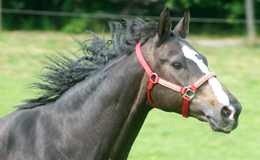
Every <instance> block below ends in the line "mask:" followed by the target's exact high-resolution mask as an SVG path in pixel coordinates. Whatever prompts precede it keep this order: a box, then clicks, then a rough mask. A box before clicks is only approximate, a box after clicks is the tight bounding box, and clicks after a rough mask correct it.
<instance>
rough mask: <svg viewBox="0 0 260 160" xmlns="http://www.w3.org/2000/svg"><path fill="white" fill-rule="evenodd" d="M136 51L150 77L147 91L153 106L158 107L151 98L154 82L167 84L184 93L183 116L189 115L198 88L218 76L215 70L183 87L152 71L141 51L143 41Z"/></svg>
mask: <svg viewBox="0 0 260 160" xmlns="http://www.w3.org/2000/svg"><path fill="white" fill-rule="evenodd" d="M135 52H136V56H137V58H138V60H139V61H140V63H141V65H142V66H143V68H144V70H145V71H146V73H147V74H148V76H149V77H150V80H149V83H148V91H147V99H148V101H149V103H150V104H151V106H152V107H154V108H158V107H157V106H156V105H154V104H153V102H152V100H151V98H150V91H151V89H152V88H153V86H154V84H156V83H158V84H160V85H162V86H165V87H167V88H170V89H172V90H174V91H176V92H179V93H181V94H182V95H183V105H182V116H183V117H186V118H187V117H188V110H189V102H190V101H191V100H192V99H193V98H194V96H195V92H196V90H197V89H198V88H199V87H200V86H201V85H202V84H203V83H205V82H206V81H208V80H209V79H210V78H212V77H216V74H215V73H213V72H210V73H208V74H206V75H204V76H203V77H201V78H200V79H199V80H198V81H196V82H195V83H194V84H193V85H192V86H188V87H182V86H179V85H177V84H174V83H171V82H169V81H167V80H165V79H163V78H161V77H159V76H158V75H157V74H156V73H154V72H153V71H152V69H151V68H150V66H149V65H148V64H147V62H146V60H145V59H144V56H143V54H142V51H141V43H138V44H137V45H136V47H135Z"/></svg>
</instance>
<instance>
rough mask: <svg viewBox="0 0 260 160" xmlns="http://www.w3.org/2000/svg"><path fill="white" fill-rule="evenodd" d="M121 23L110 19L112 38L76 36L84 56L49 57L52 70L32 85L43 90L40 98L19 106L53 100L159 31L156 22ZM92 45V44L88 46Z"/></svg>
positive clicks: (48, 64) (29, 106) (135, 21)
mask: <svg viewBox="0 0 260 160" xmlns="http://www.w3.org/2000/svg"><path fill="white" fill-rule="evenodd" d="M124 21H125V28H124V25H123V24H122V23H119V22H109V23H108V24H109V27H110V32H111V40H107V41H106V40H105V38H104V33H103V38H102V39H100V38H99V37H97V36H96V35H95V34H94V33H93V32H91V31H88V32H90V33H91V34H92V36H90V37H88V39H86V40H85V41H83V42H80V41H79V40H78V39H76V38H75V37H73V39H74V40H75V41H76V42H77V43H78V44H79V45H80V46H81V47H80V49H79V50H78V51H80V50H81V51H82V55H77V54H76V53H73V52H71V53H72V55H73V57H74V58H71V56H70V57H69V56H66V55H64V54H62V53H58V55H56V56H55V57H54V58H50V57H47V58H48V59H49V60H50V63H46V64H47V66H46V67H44V68H45V69H48V70H49V71H48V72H47V73H45V74H42V75H39V76H37V78H39V79H40V80H42V82H40V83H32V84H31V85H30V87H32V88H37V89H40V92H39V94H38V97H36V98H33V99H26V100H24V102H25V104H22V105H19V106H16V107H17V108H24V109H26V108H33V107H37V106H40V105H44V104H47V103H49V102H53V101H55V100H56V99H58V98H59V97H60V96H62V94H63V93H64V92H65V91H67V90H68V89H69V88H70V87H72V86H73V85H75V84H76V83H78V82H80V81H82V80H84V79H85V78H87V77H89V76H91V75H93V74H95V73H97V72H98V71H99V70H100V69H101V68H103V67H104V66H105V65H106V64H107V63H108V62H110V61H112V60H114V59H115V58H117V57H120V56H122V55H130V54H131V53H133V52H134V48H135V45H136V44H137V43H138V42H142V43H145V42H146V41H147V40H148V39H150V38H151V37H153V36H154V35H155V33H156V28H157V22H154V21H151V20H149V21H147V22H146V21H144V20H143V19H140V18H136V19H134V20H129V19H124ZM88 44H91V45H88Z"/></svg>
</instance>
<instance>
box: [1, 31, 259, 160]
mask: <svg viewBox="0 0 260 160" xmlns="http://www.w3.org/2000/svg"><path fill="white" fill-rule="evenodd" d="M76 37H78V38H79V39H81V40H83V39H84V37H86V35H77V36H76ZM199 38H200V37H193V36H191V37H189V38H188V40H190V41H191V42H192V44H193V46H194V47H195V48H196V49H197V50H198V51H199V52H200V53H202V54H203V55H205V56H206V57H207V58H208V62H209V67H210V69H211V71H214V72H215V73H216V74H217V76H218V79H219V80H220V81H221V82H222V83H223V84H224V85H225V86H226V87H227V88H228V89H229V91H231V92H232V93H233V94H234V95H235V96H236V97H237V98H238V100H239V101H240V102H241V103H242V106H243V110H242V113H241V115H240V123H239V126H238V128H237V129H236V130H235V131H233V132H232V133H231V134H228V135H226V134H221V133H215V132H213V131H211V129H210V127H209V125H208V124H207V123H202V122H200V121H198V120H196V119H194V118H188V119H185V118H182V117H181V116H180V115H177V114H173V113H166V112H162V111H160V110H155V109H154V110H153V111H151V113H150V114H149V116H148V118H147V120H146V122H145V124H144V126H143V128H142V130H141V131H140V134H139V136H138V137H137V140H136V141H135V143H134V145H133V147H132V150H131V153H130V155H129V160H172V159H182V160H193V159H203V160H204V159H205V160H209V159H210V160H255V159H259V158H260V101H259V99H260V95H259V89H260V46H258V47H255V48H248V47H247V46H246V45H244V44H240V45H236V46H218V47H216V46H203V45H198V44H196V40H197V39H199ZM238 39H239V38H238ZM223 41H224V40H223ZM194 44H195V45H194ZM0 48H1V51H0V117H1V116H4V115H6V114H8V113H10V112H12V111H13V110H14V109H13V108H12V106H15V105H18V104H20V103H21V100H23V99H26V98H31V97H33V96H34V93H32V92H28V91H27V90H26V89H25V88H26V86H27V85H28V84H29V83H31V82H35V81H37V80H36V79H35V78H34V77H33V76H34V75H38V74H40V71H41V68H42V67H43V66H44V64H43V63H41V61H45V60H46V58H45V56H44V55H51V54H53V53H55V52H57V51H61V52H65V53H66V52H67V50H66V49H68V50H71V51H76V50H77V49H78V48H79V47H78V45H77V43H75V42H74V41H73V40H72V38H71V37H70V35H68V34H62V33H49V32H44V33H39V32H38V33H37V32H4V33H1V35H0Z"/></svg>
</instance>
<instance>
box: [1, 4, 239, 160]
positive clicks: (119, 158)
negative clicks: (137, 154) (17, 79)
mask: <svg viewBox="0 0 260 160" xmlns="http://www.w3.org/2000/svg"><path fill="white" fill-rule="evenodd" d="M189 23H190V11H189V9H188V8H186V10H185V13H184V16H183V17H182V18H181V20H180V21H179V22H178V24H177V25H176V26H175V28H174V30H171V24H172V22H171V18H170V14H169V9H168V8H165V9H164V10H163V11H162V13H161V15H160V17H159V20H158V22H155V21H152V20H143V19H140V18H136V19H132V20H130V19H125V23H124V24H123V23H119V22H109V27H110V31H111V39H110V40H107V41H106V40H105V38H104V37H103V38H99V37H97V36H96V35H95V34H94V33H93V32H91V31H89V32H90V33H91V36H90V37H88V38H87V39H86V40H85V41H83V42H80V41H79V40H77V39H76V38H74V39H75V40H76V41H77V42H78V43H79V44H80V49H79V50H80V51H81V52H82V55H81V56H80V55H79V54H76V53H72V55H70V56H68V55H64V54H61V53H60V54H57V55H56V56H55V57H52V58H49V57H48V58H49V60H50V61H49V62H48V63H47V65H46V67H45V68H46V69H47V70H48V72H44V73H42V74H41V75H39V76H38V78H40V79H41V80H42V82H38V83H33V84H32V87H36V88H38V89H39V90H40V92H39V94H38V95H37V97H36V98H32V99H27V100H25V102H24V104H22V105H19V106H16V107H17V109H16V110H15V111H14V112H12V113H10V114H8V115H6V116H4V117H2V118H1V119H0V124H1V125H0V159H1V160H20V159H26V160H36V159H38V160H53V159H55V160H58V159H59V160H71V159H74V160H83V159H87V160H109V159H111V160H125V159H127V157H128V154H129V151H130V149H131V146H132V144H133V142H134V140H135V139H136V137H137V135H138V132H139V131H140V129H141V127H142V125H143V123H144V121H145V119H146V116H147V114H148V113H149V111H151V110H152V109H153V108H157V109H160V110H163V111H167V112H174V113H177V114H182V115H183V117H194V118H196V119H198V120H200V121H204V122H208V123H209V125H210V127H211V129H212V130H213V131H216V132H223V133H230V132H231V131H232V130H234V129H235V128H236V127H237V126H238V117H239V114H240V112H241V110H242V106H241V104H240V103H239V101H238V100H237V99H236V98H235V97H234V96H233V95H232V94H231V93H230V92H229V91H228V90H227V89H226V88H225V87H224V86H223V85H222V84H221V83H220V82H219V80H218V79H217V78H216V75H215V74H214V73H213V72H210V71H209V69H208V62H207V59H206V58H205V57H204V56H203V55H201V54H200V53H199V52H198V51H196V50H195V49H194V48H193V47H192V46H191V45H190V44H189V43H188V42H187V41H186V40H185V38H186V36H187V34H188V32H189ZM185 86H186V87H185Z"/></svg>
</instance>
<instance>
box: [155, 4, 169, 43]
mask: <svg viewBox="0 0 260 160" xmlns="http://www.w3.org/2000/svg"><path fill="white" fill-rule="evenodd" d="M171 26H172V22H171V17H170V13H169V9H168V7H166V8H164V10H163V11H162V13H161V15H160V18H159V22H158V27H157V34H158V37H159V39H161V38H163V37H164V36H166V35H167V34H168V32H169V31H170V29H171Z"/></svg>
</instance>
